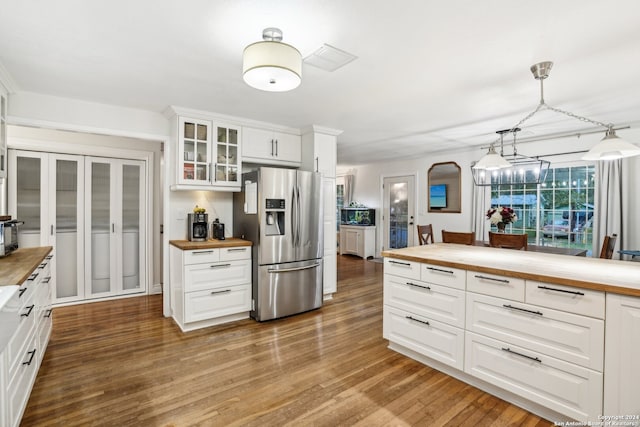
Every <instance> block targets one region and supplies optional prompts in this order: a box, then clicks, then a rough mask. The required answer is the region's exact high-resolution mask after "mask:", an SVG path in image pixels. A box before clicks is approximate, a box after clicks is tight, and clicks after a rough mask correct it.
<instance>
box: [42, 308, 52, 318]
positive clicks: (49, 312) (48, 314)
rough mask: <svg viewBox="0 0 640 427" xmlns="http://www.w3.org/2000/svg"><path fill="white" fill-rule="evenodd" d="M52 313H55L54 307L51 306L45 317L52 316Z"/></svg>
mask: <svg viewBox="0 0 640 427" xmlns="http://www.w3.org/2000/svg"><path fill="white" fill-rule="evenodd" d="M52 313H53V309H51V308H50V309H48V310H47V311H46V312H45V314H44V317H51V314H52Z"/></svg>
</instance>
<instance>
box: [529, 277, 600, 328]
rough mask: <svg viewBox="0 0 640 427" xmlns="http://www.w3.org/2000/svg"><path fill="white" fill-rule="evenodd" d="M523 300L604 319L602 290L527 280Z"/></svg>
mask: <svg viewBox="0 0 640 427" xmlns="http://www.w3.org/2000/svg"><path fill="white" fill-rule="evenodd" d="M525 302H527V303H529V304H535V305H540V306H544V307H549V308H555V309H558V310H563V311H568V312H570V313H575V314H581V315H583V316H591V317H596V318H598V319H604V306H605V303H604V292H600V291H594V290H591V289H581V288H574V287H572V286H563V285H556V284H552V283H542V282H536V281H532V280H527V284H526V294H525Z"/></svg>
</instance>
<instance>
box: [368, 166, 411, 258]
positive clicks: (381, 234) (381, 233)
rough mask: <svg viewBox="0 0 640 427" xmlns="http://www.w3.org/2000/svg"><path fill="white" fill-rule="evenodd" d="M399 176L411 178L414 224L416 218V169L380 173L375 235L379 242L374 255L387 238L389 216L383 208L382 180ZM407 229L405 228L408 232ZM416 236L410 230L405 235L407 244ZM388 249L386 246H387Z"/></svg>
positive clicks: (381, 247) (377, 253)
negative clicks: (412, 170) (377, 227)
mask: <svg viewBox="0 0 640 427" xmlns="http://www.w3.org/2000/svg"><path fill="white" fill-rule="evenodd" d="M401 177H411V178H413V219H414V224H415V219H416V218H417V212H418V205H417V202H418V171H414V172H405V173H400V172H397V173H390V174H381V175H380V187H379V188H380V201H381V204H380V209H381V211H382V215H380V217H381V220H380V221H379V224H380V227H379V229H378V230H376V232H377V234H378V236H377V241H378V242H380V243H379V244H378V247H377V248H376V256H379V255H380V252H381V251H382V250H383V248H384V247H385V246H384V245H385V243H386V238H387V236H386V235H387V232H386V231H387V224H388V222H387V221H388V218H389V213H388V212H386V211H385V208H384V181H385V179H387V178H401ZM408 231H409V230H407V232H408ZM409 236H411V239H409ZM415 238H416V233H415V230H414V231H413V232H411V233H410V234H408V236H407V244H409V243H410V240H411V241H415ZM387 249H388V248H387Z"/></svg>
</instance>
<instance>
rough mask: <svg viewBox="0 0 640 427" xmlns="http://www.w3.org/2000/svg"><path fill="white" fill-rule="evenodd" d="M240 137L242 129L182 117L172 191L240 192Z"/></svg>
mask: <svg viewBox="0 0 640 427" xmlns="http://www.w3.org/2000/svg"><path fill="white" fill-rule="evenodd" d="M239 134H240V127H239V126H231V125H222V124H215V123H213V122H212V121H210V120H201V119H191V118H186V117H179V118H178V159H177V167H178V176H177V180H176V182H177V183H178V185H176V186H174V187H172V189H176V190H179V189H194V188H201V187H202V189H205V188H204V187H208V188H209V189H216V190H222V191H239V190H240V176H239V171H240V148H239V141H240V135H239Z"/></svg>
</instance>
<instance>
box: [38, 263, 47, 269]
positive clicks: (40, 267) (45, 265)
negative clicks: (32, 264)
mask: <svg viewBox="0 0 640 427" xmlns="http://www.w3.org/2000/svg"><path fill="white" fill-rule="evenodd" d="M46 267H47V263H46V262H43V263H42V264H40V265H39V266H38V268H39V269H43V268H46Z"/></svg>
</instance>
